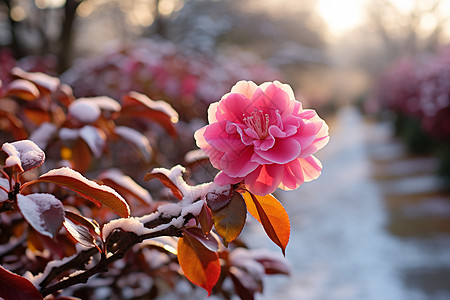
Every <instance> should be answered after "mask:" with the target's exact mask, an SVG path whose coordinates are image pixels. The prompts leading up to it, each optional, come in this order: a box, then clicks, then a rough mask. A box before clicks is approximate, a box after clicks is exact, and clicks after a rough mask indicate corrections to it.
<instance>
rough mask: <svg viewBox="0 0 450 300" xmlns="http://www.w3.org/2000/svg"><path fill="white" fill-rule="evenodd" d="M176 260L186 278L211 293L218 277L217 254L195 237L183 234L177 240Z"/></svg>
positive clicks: (218, 262) (218, 264) (218, 263)
mask: <svg viewBox="0 0 450 300" xmlns="http://www.w3.org/2000/svg"><path fill="white" fill-rule="evenodd" d="M178 262H179V263H180V266H181V269H182V270H183V272H184V275H185V276H186V278H187V279H189V281H191V282H192V283H193V284H195V285H198V286H200V287H202V288H204V289H205V290H206V291H207V292H208V295H211V291H212V288H213V287H214V286H215V285H216V283H217V281H218V280H219V277H220V261H219V256H218V254H217V253H216V252H213V251H210V250H208V249H207V248H205V246H203V244H202V243H200V242H199V241H197V240H196V239H195V238H193V237H191V236H189V235H184V237H182V238H180V239H179V240H178Z"/></svg>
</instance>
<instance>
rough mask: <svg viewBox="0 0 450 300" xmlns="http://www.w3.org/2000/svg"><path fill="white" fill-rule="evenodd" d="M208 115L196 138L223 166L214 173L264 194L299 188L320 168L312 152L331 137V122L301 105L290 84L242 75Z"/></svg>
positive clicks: (220, 179) (220, 180)
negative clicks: (253, 78)
mask: <svg viewBox="0 0 450 300" xmlns="http://www.w3.org/2000/svg"><path fill="white" fill-rule="evenodd" d="M208 121H209V125H206V126H205V127H203V128H200V129H199V130H197V131H196V132H195V139H196V142H197V146H199V147H200V148H201V149H202V150H203V151H204V152H205V154H206V155H208V157H209V159H210V161H211V163H212V165H213V166H214V167H215V168H217V169H219V170H220V172H219V173H218V174H217V176H216V177H215V179H214V181H215V183H217V184H219V185H226V184H236V183H239V182H242V181H243V182H244V184H245V186H246V188H247V189H248V190H249V191H250V192H252V193H253V194H257V195H262V196H263V195H267V194H269V193H272V192H273V191H275V190H276V188H277V187H279V188H281V189H283V190H293V189H296V188H298V187H299V186H300V185H301V184H302V183H303V182H305V181H311V180H313V179H316V178H317V177H318V176H319V175H320V173H321V170H322V164H321V163H320V161H319V160H318V159H316V158H315V157H314V156H313V155H312V154H314V153H315V152H316V151H317V150H319V149H321V148H322V147H323V146H325V145H326V144H327V143H328V140H329V136H328V126H327V124H326V123H325V121H324V120H322V119H321V118H320V117H319V116H318V115H317V113H316V112H315V111H314V110H310V109H308V110H304V109H303V108H302V104H301V103H300V102H298V101H296V100H295V98H294V93H293V91H292V89H291V87H290V86H289V85H287V84H282V83H280V82H278V81H275V82H266V83H263V84H261V85H260V86H257V85H256V84H255V83H254V82H251V81H239V82H238V83H237V84H236V85H235V86H233V88H232V89H231V92H230V93H228V94H226V95H224V96H223V97H222V99H221V100H220V101H219V102H216V103H213V104H211V105H210V107H209V109H208Z"/></svg>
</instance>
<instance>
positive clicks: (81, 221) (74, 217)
mask: <svg viewBox="0 0 450 300" xmlns="http://www.w3.org/2000/svg"><path fill="white" fill-rule="evenodd" d="M65 217H66V219H69V220H70V221H72V222H73V223H74V224H76V225H83V226H85V227H87V228H88V229H89V231H90V232H92V233H95V234H97V235H99V236H100V227H99V225H98V223H97V222H96V221H95V220H94V221H91V220H89V219H87V218H85V217H83V216H82V215H79V214H77V213H74V212H73V211H69V210H66V211H65Z"/></svg>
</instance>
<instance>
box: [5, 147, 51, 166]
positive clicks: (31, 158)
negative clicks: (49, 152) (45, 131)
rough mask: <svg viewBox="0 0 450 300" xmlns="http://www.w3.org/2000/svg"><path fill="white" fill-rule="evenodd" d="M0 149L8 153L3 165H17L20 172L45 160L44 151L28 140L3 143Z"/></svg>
mask: <svg viewBox="0 0 450 300" xmlns="http://www.w3.org/2000/svg"><path fill="white" fill-rule="evenodd" d="M2 150H3V151H4V152H5V153H6V154H7V155H8V158H7V159H6V161H5V167H14V166H17V167H18V168H19V170H20V171H21V172H26V171H28V170H31V169H34V168H37V167H39V166H40V165H42V164H43V163H44V160H45V153H44V151H42V150H41V149H40V148H39V147H38V146H37V145H36V144H35V143H34V142H32V141H30V140H22V141H17V142H13V143H4V144H3V146H2Z"/></svg>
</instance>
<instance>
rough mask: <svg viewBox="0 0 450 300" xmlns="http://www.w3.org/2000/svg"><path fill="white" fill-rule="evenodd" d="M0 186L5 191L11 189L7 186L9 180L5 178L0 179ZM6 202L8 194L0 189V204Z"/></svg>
mask: <svg viewBox="0 0 450 300" xmlns="http://www.w3.org/2000/svg"><path fill="white" fill-rule="evenodd" d="M0 186H1V187H3V188H4V189H5V190H7V191H9V190H10V189H11V187H10V186H9V180H8V179H6V178H0ZM5 200H8V193H7V192H5V191H4V190H3V189H1V188H0V202H3V201H5Z"/></svg>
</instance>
